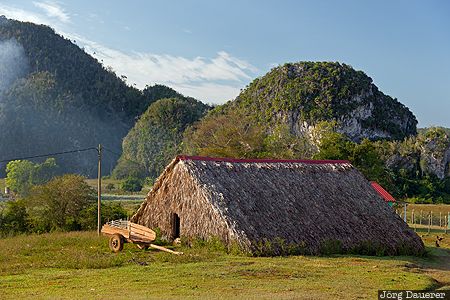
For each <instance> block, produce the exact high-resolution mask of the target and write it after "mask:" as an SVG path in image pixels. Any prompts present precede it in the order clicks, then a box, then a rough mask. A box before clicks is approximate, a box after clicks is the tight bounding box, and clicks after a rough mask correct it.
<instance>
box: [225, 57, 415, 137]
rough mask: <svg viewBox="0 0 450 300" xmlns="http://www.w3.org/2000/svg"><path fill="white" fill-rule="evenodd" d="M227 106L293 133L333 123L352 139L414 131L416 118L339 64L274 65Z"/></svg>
mask: <svg viewBox="0 0 450 300" xmlns="http://www.w3.org/2000/svg"><path fill="white" fill-rule="evenodd" d="M229 106H230V107H231V108H233V109H239V110H242V111H244V112H245V113H246V114H254V115H255V116H256V117H257V119H258V120H260V121H264V122H268V123H280V122H281V123H285V124H287V125H288V126H289V128H290V130H291V132H292V133H294V134H296V135H301V134H303V133H308V132H309V131H310V130H311V128H312V127H314V126H315V125H316V124H317V123H319V122H320V121H337V124H338V128H337V130H338V131H339V132H342V133H344V134H345V135H347V136H348V137H349V138H350V139H352V140H354V141H360V140H362V139H363V138H369V139H371V140H376V139H380V138H381V139H403V138H404V137H407V136H410V135H414V134H416V125H417V120H416V117H415V116H414V115H413V114H412V113H411V111H410V110H409V109H408V108H407V107H406V106H404V105H403V104H401V103H400V102H398V101H397V99H393V98H392V97H390V96H388V95H385V94H383V93H382V92H381V91H379V90H378V88H377V87H376V86H375V85H374V84H373V82H372V78H370V77H369V76H367V75H366V74H365V73H364V72H362V71H356V70H354V69H353V68H352V67H351V66H349V65H346V64H340V63H337V62H336V63H334V62H298V63H287V64H285V65H283V66H280V67H277V68H274V69H272V70H271V71H270V72H269V73H267V74H266V75H264V76H263V77H261V78H257V79H255V80H254V81H253V82H252V83H251V84H250V85H249V86H248V87H247V88H246V89H245V90H244V91H243V92H242V93H241V94H240V95H239V96H238V97H237V99H236V100H235V101H234V102H231V103H230V105H229Z"/></svg>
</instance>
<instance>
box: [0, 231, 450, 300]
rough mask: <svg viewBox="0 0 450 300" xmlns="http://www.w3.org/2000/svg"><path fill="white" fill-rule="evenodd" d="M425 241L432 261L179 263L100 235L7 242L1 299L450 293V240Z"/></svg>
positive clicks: (210, 253) (198, 251)
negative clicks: (120, 246) (113, 247)
mask: <svg viewBox="0 0 450 300" xmlns="http://www.w3.org/2000/svg"><path fill="white" fill-rule="evenodd" d="M433 238H434V236H431V235H429V236H424V241H425V242H426V244H427V245H428V246H429V248H428V250H429V253H430V254H429V256H428V257H426V258H414V257H364V256H342V255H341V256H331V257H313V256H291V257H272V258H256V257H248V256H245V255H231V254H226V253H225V252H224V251H223V249H221V247H220V246H219V245H214V244H213V245H206V246H195V247H193V248H186V247H184V248H181V249H180V250H181V251H183V252H184V253H185V254H184V255H182V256H175V255H172V254H168V253H164V252H157V251H154V250H147V251H143V250H138V249H137V248H136V246H135V245H131V244H126V245H125V248H124V251H122V252H121V253H119V254H113V253H111V252H110V251H109V249H108V247H107V239H106V238H105V237H97V236H96V235H95V233H93V232H72V233H51V234H44V235H30V236H18V237H12V238H6V239H1V240H0V289H1V294H2V296H1V298H2V299H17V298H29V297H31V296H32V297H34V298H62V299H66V298H67V299H68V298H70V299H73V298H83V299H84V298H98V299H108V298H114V299H116V298H117V299H123V298H128V299H147V298H180V299H181V298H182V299H186V298H188V299H189V298H200V297H201V298H223V299H227V298H241V299H273V298H276V299H288V298H289V299H291V298H305V299H328V298H334V299H373V298H375V297H376V293H377V290H378V289H435V288H441V289H443V288H447V289H449V288H450V243H449V240H450V236H446V237H445V240H444V241H445V243H443V244H442V248H435V247H433V243H434V240H433Z"/></svg>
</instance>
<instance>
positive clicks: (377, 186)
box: [370, 181, 396, 202]
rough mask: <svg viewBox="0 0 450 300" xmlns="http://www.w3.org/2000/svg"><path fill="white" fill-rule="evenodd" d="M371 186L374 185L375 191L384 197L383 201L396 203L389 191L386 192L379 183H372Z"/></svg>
mask: <svg viewBox="0 0 450 300" xmlns="http://www.w3.org/2000/svg"><path fill="white" fill-rule="evenodd" d="M370 184H371V185H372V187H373V188H374V190H375V191H377V193H378V194H379V195H380V196H381V197H383V199H384V200H385V201H387V202H396V200H395V198H394V197H393V196H392V195H391V194H390V193H389V192H388V191H386V190H385V189H384V188H383V187H382V186H381V185H380V184H379V183H378V182H376V181H371V182H370Z"/></svg>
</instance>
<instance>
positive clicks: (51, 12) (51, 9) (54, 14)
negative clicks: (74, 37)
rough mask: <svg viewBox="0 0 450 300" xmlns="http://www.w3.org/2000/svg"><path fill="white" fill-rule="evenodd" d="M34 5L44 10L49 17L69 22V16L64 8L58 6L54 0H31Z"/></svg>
mask: <svg viewBox="0 0 450 300" xmlns="http://www.w3.org/2000/svg"><path fill="white" fill-rule="evenodd" d="M33 4H34V6H36V7H38V8H40V9H42V10H44V12H45V14H46V15H47V16H49V17H50V18H56V19H58V20H59V21H60V22H63V23H68V22H70V16H69V14H68V13H66V12H65V10H64V9H63V8H62V7H61V6H59V4H57V3H56V2H51V1H44V2H37V1H33Z"/></svg>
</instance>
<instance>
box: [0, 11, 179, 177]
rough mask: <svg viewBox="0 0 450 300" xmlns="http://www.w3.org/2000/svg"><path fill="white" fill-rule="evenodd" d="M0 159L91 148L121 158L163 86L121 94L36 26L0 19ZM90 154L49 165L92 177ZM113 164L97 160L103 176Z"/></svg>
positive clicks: (107, 73) (95, 65)
mask: <svg viewBox="0 0 450 300" xmlns="http://www.w3.org/2000/svg"><path fill="white" fill-rule="evenodd" d="M0 65H1V69H0V76H1V78H0V79H1V84H0V126H1V128H2V131H1V132H0V141H1V142H0V156H1V157H2V158H5V159H6V158H14V157H24V156H29V155H35V154H45V153H53V152H60V151H65V150H72V149H79V148H88V147H95V146H96V145H97V144H99V143H101V144H103V145H105V147H108V148H109V149H111V150H113V151H114V152H121V144H122V138H123V137H124V136H125V135H126V134H127V133H128V131H129V129H130V128H131V127H132V126H133V125H134V122H135V120H136V119H137V118H138V117H139V116H140V115H141V114H142V113H143V112H144V111H145V110H146V109H147V107H148V106H149V105H150V104H151V103H152V102H154V101H156V100H157V99H160V98H167V97H179V96H181V95H180V94H179V93H177V92H175V91H174V90H172V89H170V88H168V87H165V86H160V85H156V86H152V87H147V88H145V89H144V90H143V91H140V90H137V89H135V88H133V87H130V86H127V85H126V84H125V83H124V82H123V80H121V79H120V78H118V77H117V76H116V75H115V74H114V72H112V70H111V69H109V68H106V67H105V66H103V65H102V64H101V63H99V62H98V61H97V60H96V59H94V58H93V57H91V56H90V55H88V54H87V53H85V52H84V51H83V50H82V49H80V48H79V47H78V46H77V45H75V44H73V43H72V42H71V41H70V40H68V39H65V38H63V37H62V36H60V35H58V34H56V33H55V32H54V30H53V29H51V28H50V27H47V26H43V25H36V24H33V23H26V22H19V21H14V20H9V19H6V18H5V17H0ZM96 159H97V158H96V153H95V151H91V152H83V153H79V154H72V155H67V156H61V157H58V158H57V161H58V164H60V165H61V169H62V170H64V171H66V172H78V173H82V174H85V175H95V174H96V163H95V161H96ZM117 159H118V157H117V156H114V155H105V156H104V166H105V168H104V169H105V174H107V173H109V172H111V171H112V168H113V167H114V165H115V163H116V160H117Z"/></svg>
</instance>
